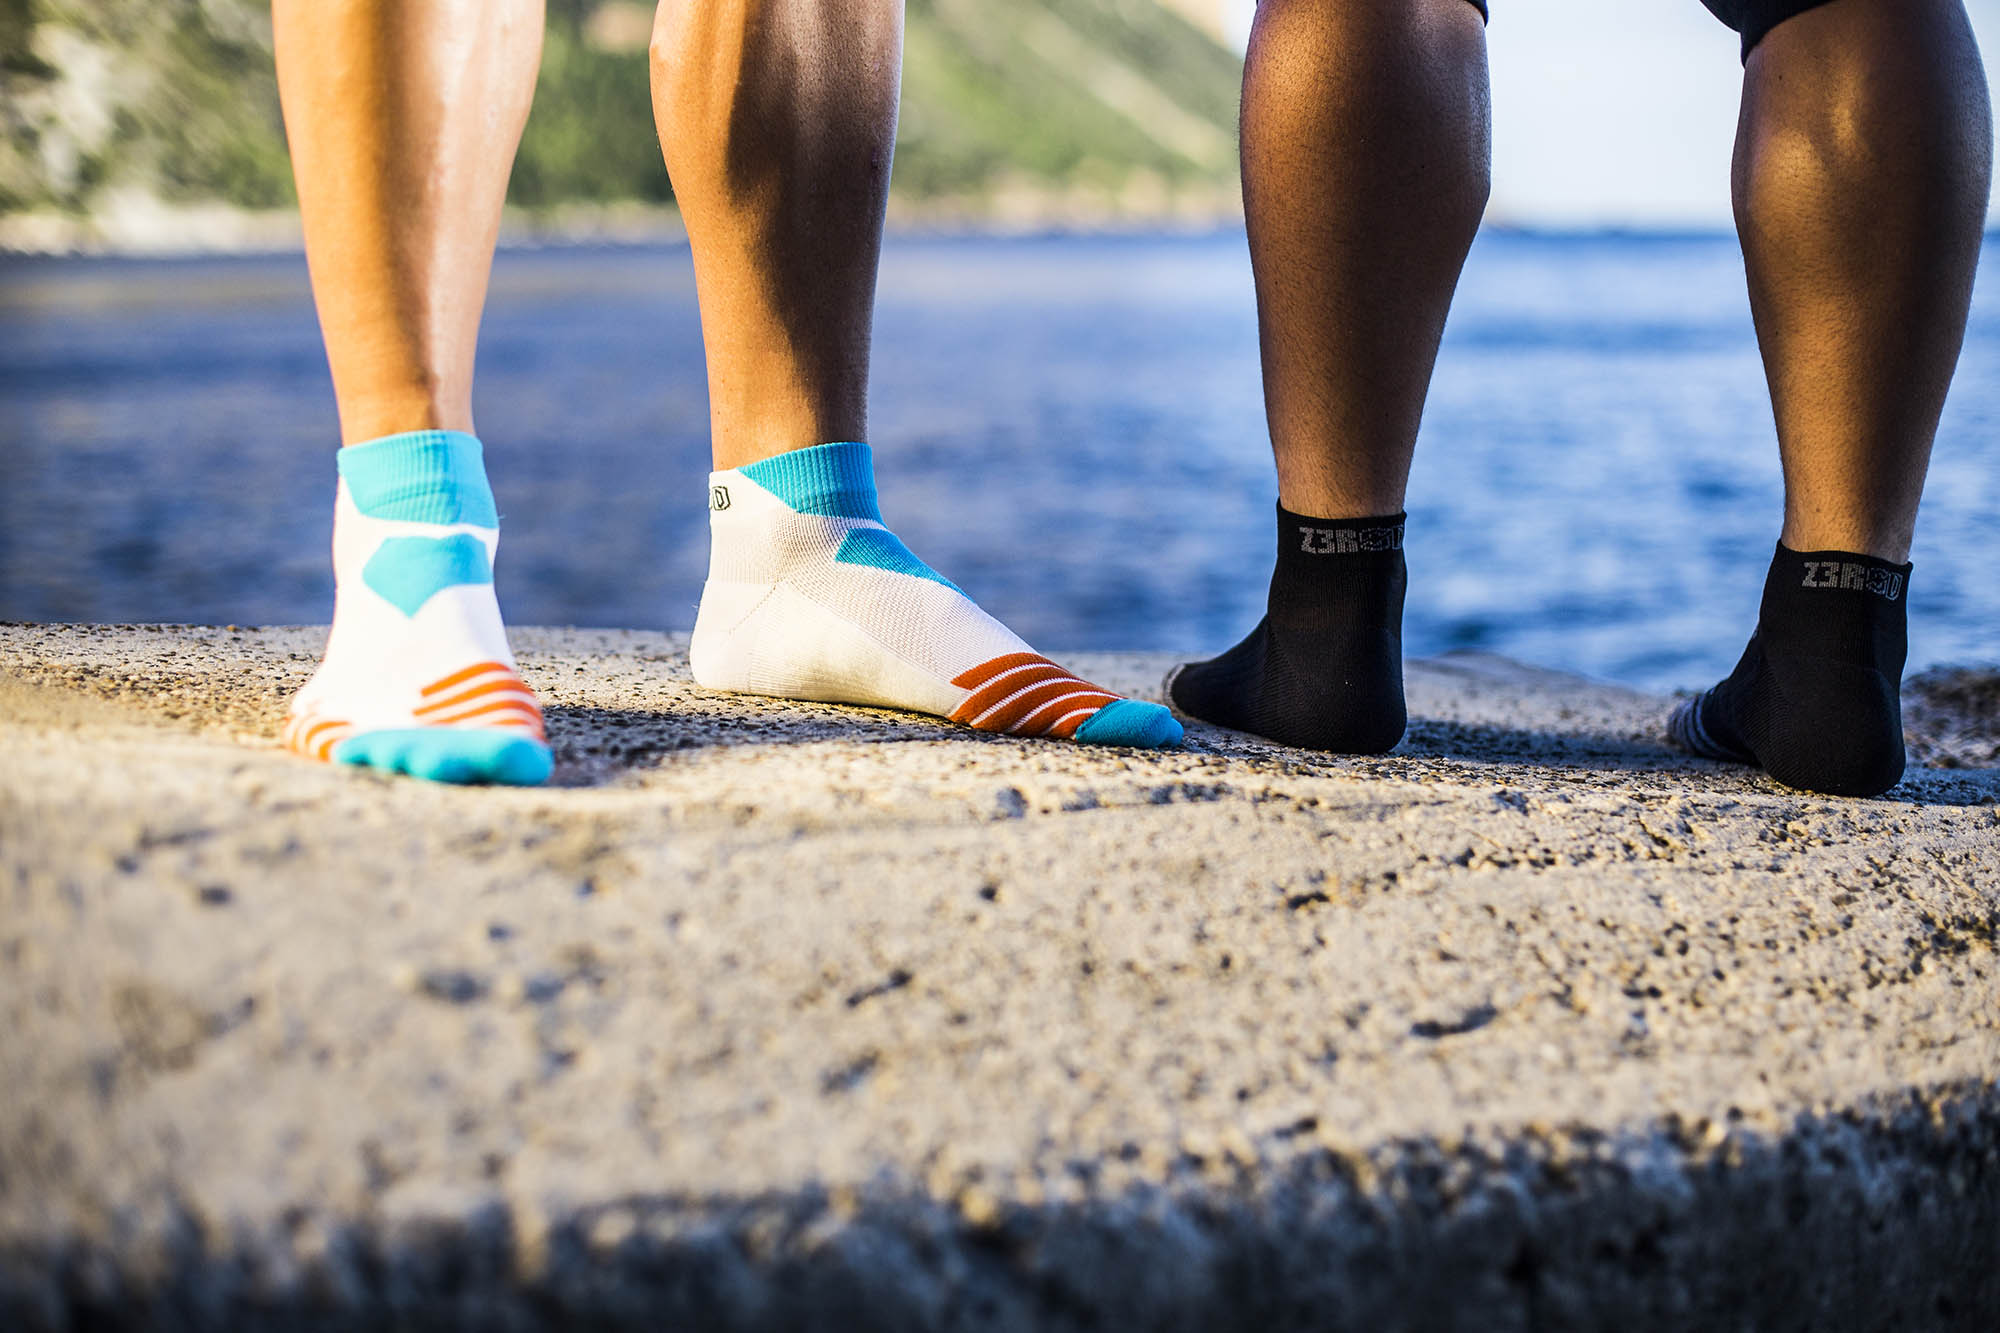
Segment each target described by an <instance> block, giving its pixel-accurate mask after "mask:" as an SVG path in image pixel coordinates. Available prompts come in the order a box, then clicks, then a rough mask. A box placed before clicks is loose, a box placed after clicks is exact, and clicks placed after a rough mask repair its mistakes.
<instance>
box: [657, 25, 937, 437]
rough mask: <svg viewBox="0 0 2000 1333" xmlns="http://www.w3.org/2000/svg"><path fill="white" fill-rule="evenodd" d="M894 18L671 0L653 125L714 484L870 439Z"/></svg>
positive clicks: (891, 142) (897, 76)
mask: <svg viewBox="0 0 2000 1333" xmlns="http://www.w3.org/2000/svg"><path fill="white" fill-rule="evenodd" d="M902 49H903V7H902V4H901V3H900V0H666V3H664V4H662V5H661V6H660V8H659V12H658V16H657V19H656V21H655V23H654V27H653V50H652V68H653V114H654V117H655V119H656V120H657V122H658V127H659V131H660V143H661V146H662V148H663V149H664V150H665V153H666V159H667V172H668V174H669V175H670V176H671V177H672V178H673V182H674V198H675V200H676V201H677V202H678V203H679V205H680V210H681V217H682V219H683V220H684V221H685V222H686V224H687V230H688V239H689V242H690V244H691V245H692V247H693V250H694V271H695V287H696V291H697V293H698V295H699V297H700V301H701V317H702V339H703V342H704V344H705V346H706V348H707V352H708V391H709V412H710V419H711V424H712V427H713V433H714V451H715V466H716V467H717V468H732V467H740V466H741V465H743V464H745V463H752V462H755V461H757V460H758V459H760V458H768V457H769V456H771V455H772V454H775V453H781V452H783V451H785V450H787V449H796V448H798V447H800V446H801V445H809V444H819V443H822V442H825V441H829V440H865V439H867V438H868V435H867V430H868V408H867V397H868V352H869V337H870V322H871V319H872V316H873V310H874V304H875V269H876V261H877V260H878V258H879V257H880V254H881V248H882V216H883V211H884V209H885V208H886V207H887V204H888V197H889V164H890V158H891V156H892V154H893V151H894V148H895V140H896V99H897V91H898V88H899V86H900V84H901V81H902Z"/></svg>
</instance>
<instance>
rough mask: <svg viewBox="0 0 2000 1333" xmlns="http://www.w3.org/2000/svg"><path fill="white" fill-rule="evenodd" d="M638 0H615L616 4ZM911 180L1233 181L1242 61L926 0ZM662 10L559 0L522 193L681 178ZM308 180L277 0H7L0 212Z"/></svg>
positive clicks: (911, 109) (1108, 21)
mask: <svg viewBox="0 0 2000 1333" xmlns="http://www.w3.org/2000/svg"><path fill="white" fill-rule="evenodd" d="M606 10H618V11H620V12H617V13H605V12H603V11H606ZM908 15H909V22H908V36H907V52H906V61H905V77H904V89H905V95H904V107H903V116H902V134H901V140H900V142H899V144H898V147H897V153H896V176H895V182H896V193H897V194H898V196H899V197H902V198H904V199H919V200H921V199H927V198H936V197H940V196H950V197H955V198H970V199H973V200H976V199H977V198H979V197H980V196H982V195H984V194H987V193H989V192H992V191H994V190H997V189H1001V188H1007V187H1011V186H1017V185H1021V184H1026V185H1029V186H1032V187H1036V188H1047V189H1061V188H1066V187H1071V186H1085V187H1089V188H1094V189H1102V190H1117V189H1119V188H1121V187H1122V186H1123V185H1124V184H1126V183H1128V182H1130V181H1133V180H1141V179H1143V180H1147V181H1152V182H1157V183H1160V184H1164V185H1167V186H1182V185H1219V184H1222V183H1225V182H1227V181H1228V180H1229V179H1230V178H1231V175H1232V173H1233V170H1234V161H1233V153H1232V152H1231V141H1232V138H1233V134H1234V126H1235V114H1236V88H1237V82H1238V79H1239V77H1240V66H1239V64H1238V62H1237V59H1236V57H1235V56H1234V54H1232V53H1231V52H1229V51H1227V50H1224V49H1223V48H1222V47H1220V46H1218V45H1217V44H1216V43H1215V42H1214V41H1212V40H1211V39H1210V38H1209V37H1208V36H1207V35H1205V34H1203V33H1202V32H1200V31H1198V30H1197V29H1195V28H1194V27H1192V26H1190V25H1189V24H1188V23H1187V22H1186V21H1184V20H1183V19H1182V18H1180V17H1179V16H1178V15H1176V14H1175V13H1174V12H1172V11H1171V10H1168V9H1164V8H1162V7H1161V6H1159V5H1158V4H1156V3H1154V0H1006V3H995V2H994V0H909V4H908ZM643 24H644V11H642V10H638V9H637V8H636V6H633V5H630V4H625V5H615V4H614V5H607V4H605V3H602V0H549V28H548V38H547V42H546V45H545V49H544V55H543V60H542V75H541V83H540V86H539V88H538V90H537V93H536V98H535V107H534V111H533V113H532V115H531V116H530V117H529V121H528V128H527V132H526V135H525V136H524V139H523V142H522V145H521V152H520V156H519V158H518V159H517V162H516V166H515V171H514V177H513V184H512V187H511V191H510V199H511V201H512V202H513V203H514V204H516V205H518V206H521V207H524V208H529V209H535V210H545V209H549V208H553V207H556V206H558V205H562V204H568V203H575V202H586V203H613V202H621V201H639V202H652V203H658V202H664V201H666V200H668V199H670V198H671V197H672V190H671V187H670V186H669V185H668V182H667V176H666V171H665V168H664V167H663V166H662V165H661V163H660V157H659V149H658V145H657V144H656V143H655V141H654V137H653V128H652V112H651V106H650V103H649V100H648V96H647V91H646V53H645V50H644V47H643V36H644V28H643ZM114 191H116V192H127V193H137V194H140V195H144V196H149V197H151V198H154V199H158V200H161V201H165V202H169V203H193V202H211V201H212V202H218V203H224V204H230V205H235V206H238V207H243V208H260V209H261V208H274V207H284V206H288V205H289V204H290V203H291V202H292V198H293V196H292V184H291V175H290V170H289V165H288V162H287V159H286V156H285V145H284V126H283V121H282V118H281V116H280V114H279V110H278V97H277V85H276V81H275V79H274V77H273V75H272V71H271V55H270V6H269V3H268V0H0V213H3V212H18V211H21V210H26V209H55V210H59V211H62V212H65V213H70V214H76V215H85V214H89V213H90V212H91V211H92V210H93V209H94V208H96V207H98V206H99V205H100V204H102V203H103V201H104V200H105V198H106V197H107V195H108V194H109V193H110V192H114Z"/></svg>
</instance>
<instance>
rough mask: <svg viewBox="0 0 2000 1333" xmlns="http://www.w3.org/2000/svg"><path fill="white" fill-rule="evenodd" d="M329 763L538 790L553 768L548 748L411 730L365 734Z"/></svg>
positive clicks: (494, 733)
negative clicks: (536, 788) (535, 788)
mask: <svg viewBox="0 0 2000 1333" xmlns="http://www.w3.org/2000/svg"><path fill="white" fill-rule="evenodd" d="M333 762H334V763H336V764H358V765H360V766H361V767H363V768H379V769H381V770H383V771H384V772H388V773H407V774H409V775H410V776H411V777H413V778H428V779H430V780H431V781H432V782H452V783H458V784H460V785H468V786H469V785H487V784H490V785H493V786H500V787H537V786H540V785H541V784H542V783H544V782H547V781H548V780H549V770H550V769H552V768H553V767H555V760H554V757H553V756H551V755H550V753H549V747H548V746H546V745H544V744H543V743H542V742H540V741H538V740H536V739H535V738H534V737H532V736H523V735H520V734H519V733H515V732H507V731H501V730H497V729H496V730H487V731H473V730H469V729H468V730H452V729H449V728H444V727H415V728H411V729H409V730H398V731H364V732H362V733H361V734H360V735H358V736H349V737H348V738H347V739H346V740H344V741H342V742H341V743H340V744H338V745H336V746H334V747H333Z"/></svg>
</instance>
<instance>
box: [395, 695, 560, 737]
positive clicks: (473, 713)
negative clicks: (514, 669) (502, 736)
mask: <svg viewBox="0 0 2000 1333" xmlns="http://www.w3.org/2000/svg"><path fill="white" fill-rule="evenodd" d="M494 713H507V714H510V715H511V716H508V717H503V718H494V719H493V721H491V722H489V723H486V724H485V725H487V726H495V727H506V726H526V727H530V728H532V729H533V730H535V731H536V732H540V731H541V729H542V710H541V709H539V708H537V707H535V705H534V704H532V703H523V702H521V701H520V700H519V699H502V700H500V701H499V702H498V703H490V704H481V705H479V706H478V707H476V708H470V709H467V710H466V711H465V712H463V713H453V714H452V715H451V716H449V717H433V718H426V719H424V725H425V726H427V727H455V726H457V725H459V724H460V723H462V722H465V721H467V720H469V719H471V718H475V717H486V716H489V715H491V714H494Z"/></svg>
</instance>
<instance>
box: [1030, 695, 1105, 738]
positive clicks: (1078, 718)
mask: <svg viewBox="0 0 2000 1333" xmlns="http://www.w3.org/2000/svg"><path fill="white" fill-rule="evenodd" d="M1103 709H1104V705H1103V704H1093V705H1092V706H1091V707H1089V708H1079V709H1077V710H1076V711H1075V712H1073V713H1065V714H1063V715H1062V716H1061V717H1059V718H1057V719H1056V720H1055V722H1054V723H1053V724H1052V725H1051V726H1050V727H1049V728H1048V729H1047V730H1046V731H1044V732H1042V735H1044V736H1060V737H1061V738H1062V739H1064V740H1068V739H1069V738H1070V737H1072V736H1074V735H1076V729H1077V728H1078V727H1080V726H1082V725H1083V724H1084V723H1086V722H1088V721H1090V719H1092V718H1093V717H1096V716H1097V715H1098V713H1100V712H1102V711H1103Z"/></svg>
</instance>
